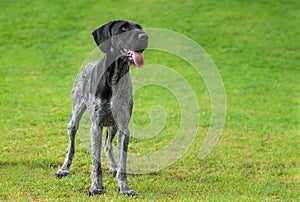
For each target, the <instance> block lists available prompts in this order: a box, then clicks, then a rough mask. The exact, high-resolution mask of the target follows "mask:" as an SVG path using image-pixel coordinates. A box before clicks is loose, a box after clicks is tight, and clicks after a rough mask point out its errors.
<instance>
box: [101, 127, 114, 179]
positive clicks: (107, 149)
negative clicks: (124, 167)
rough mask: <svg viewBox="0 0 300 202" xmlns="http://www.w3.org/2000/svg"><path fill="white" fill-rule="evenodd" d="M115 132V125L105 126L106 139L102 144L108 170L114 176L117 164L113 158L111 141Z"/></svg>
mask: <svg viewBox="0 0 300 202" xmlns="http://www.w3.org/2000/svg"><path fill="white" fill-rule="evenodd" d="M116 133H117V127H116V126H112V127H107V128H106V140H105V145H104V150H105V154H106V157H107V160H108V162H109V167H110V172H111V173H112V174H113V175H114V176H116V173H117V164H116V161H115V158H114V153H113V148H112V141H113V139H114V137H115V135H116Z"/></svg>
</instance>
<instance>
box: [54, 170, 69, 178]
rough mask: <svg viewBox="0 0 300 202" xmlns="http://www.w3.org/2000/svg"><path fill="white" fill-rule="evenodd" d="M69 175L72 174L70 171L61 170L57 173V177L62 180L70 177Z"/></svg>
mask: <svg viewBox="0 0 300 202" xmlns="http://www.w3.org/2000/svg"><path fill="white" fill-rule="evenodd" d="M69 173H70V171H69V170H59V171H57V173H55V176H56V177H57V178H59V179H60V178H62V177H65V176H67V175H69Z"/></svg>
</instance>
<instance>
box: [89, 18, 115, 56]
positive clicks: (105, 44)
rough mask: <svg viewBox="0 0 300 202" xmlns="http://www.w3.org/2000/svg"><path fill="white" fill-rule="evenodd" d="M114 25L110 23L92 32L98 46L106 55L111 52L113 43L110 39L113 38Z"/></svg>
mask: <svg viewBox="0 0 300 202" xmlns="http://www.w3.org/2000/svg"><path fill="white" fill-rule="evenodd" d="M113 24H114V22H109V23H107V24H105V25H103V26H102V27H99V28H98V29H96V30H94V31H93V32H92V35H93V37H94V40H95V42H96V44H97V46H98V47H99V48H100V50H101V51H103V52H104V53H106V52H108V51H109V50H110V46H111V43H110V40H109V39H110V38H111V37H112V33H111V28H112V25H113Z"/></svg>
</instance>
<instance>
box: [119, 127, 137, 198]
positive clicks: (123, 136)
mask: <svg viewBox="0 0 300 202" xmlns="http://www.w3.org/2000/svg"><path fill="white" fill-rule="evenodd" d="M129 137H130V132H129V130H128V127H126V128H124V129H122V128H121V129H120V130H119V135H118V157H119V164H118V169H117V182H118V188H119V192H120V193H121V194H127V195H129V196H134V195H135V192H134V191H133V190H130V189H129V186H128V183H127V175H126V162H127V151H128V143H129Z"/></svg>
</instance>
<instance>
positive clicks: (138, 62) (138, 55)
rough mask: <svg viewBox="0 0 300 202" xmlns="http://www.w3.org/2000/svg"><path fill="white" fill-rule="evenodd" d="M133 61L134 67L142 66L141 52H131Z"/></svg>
mask: <svg viewBox="0 0 300 202" xmlns="http://www.w3.org/2000/svg"><path fill="white" fill-rule="evenodd" d="M133 62H134V64H135V66H136V67H138V68H141V67H143V66H144V57H143V55H142V53H138V52H134V53H133Z"/></svg>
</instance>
